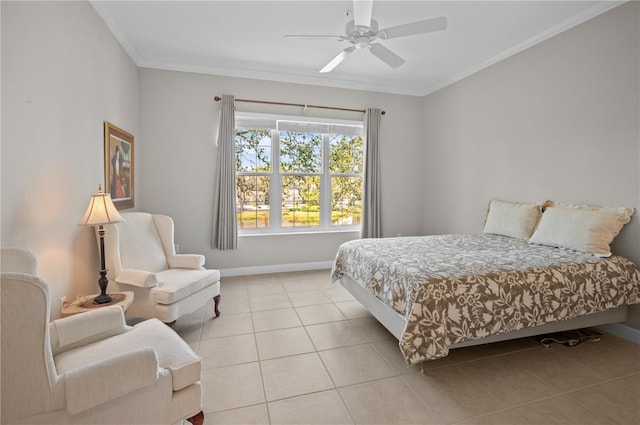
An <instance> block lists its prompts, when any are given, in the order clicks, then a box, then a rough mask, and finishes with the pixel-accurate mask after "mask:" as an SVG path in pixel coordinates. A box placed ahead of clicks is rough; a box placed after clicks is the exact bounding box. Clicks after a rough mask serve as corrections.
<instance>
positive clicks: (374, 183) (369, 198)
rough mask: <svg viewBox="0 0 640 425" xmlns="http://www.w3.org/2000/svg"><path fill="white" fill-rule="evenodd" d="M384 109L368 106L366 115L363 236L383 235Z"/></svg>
mask: <svg viewBox="0 0 640 425" xmlns="http://www.w3.org/2000/svg"><path fill="white" fill-rule="evenodd" d="M381 118H382V110H381V109H374V108H367V113H366V116H365V154H364V183H363V185H364V187H363V190H362V229H361V231H360V237H362V238H380V237H382V217H381V199H380V148H379V146H380V121H381Z"/></svg>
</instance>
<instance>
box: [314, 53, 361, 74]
mask: <svg viewBox="0 0 640 425" xmlns="http://www.w3.org/2000/svg"><path fill="white" fill-rule="evenodd" d="M355 49H356V48H355V47H347V48H346V49H344V50H343V51H341V52H340V53H338V56H336V57H335V58H333V59H331V62H329V63H328V64H326V65H325V66H324V68H322V69H321V70H320V72H322V73H325V72H329V71H332V70H333V68H335V67H336V66H338V65H340V62H342V61H343V60H344V59H345V58H346V57H347V56H349V55H350V54H351V53H352V52H353V51H354V50H355Z"/></svg>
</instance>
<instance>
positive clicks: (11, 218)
mask: <svg viewBox="0 0 640 425" xmlns="http://www.w3.org/2000/svg"><path fill="white" fill-rule="evenodd" d="M0 3H1V5H0V7H1V10H2V134H1V136H2V140H1V145H0V151H1V205H2V217H1V220H2V227H1V234H0V236H1V245H2V246H4V247H9V246H19V247H25V248H29V249H31V250H32V251H34V252H35V253H36V255H37V256H38V260H39V270H40V275H41V276H42V277H43V278H44V279H45V280H46V281H47V282H48V283H49V285H50V289H51V298H52V316H53V317H57V315H58V306H59V299H60V297H62V296H65V295H66V296H67V297H68V298H69V299H75V297H76V295H77V294H79V293H81V294H86V293H89V292H94V293H95V292H96V291H97V280H98V260H97V249H96V242H95V236H94V235H93V230H92V229H88V228H80V227H78V226H77V224H78V222H79V221H80V219H81V218H82V215H83V214H84V211H85V210H86V208H87V205H88V203H89V197H90V195H91V194H93V193H95V192H96V191H97V189H98V184H99V183H104V171H103V170H104V168H103V167H104V162H103V161H104V160H103V158H104V151H103V127H102V126H103V124H102V123H103V121H105V120H106V121H110V122H112V123H114V124H116V125H118V126H119V127H122V128H124V129H126V130H128V131H130V132H132V133H133V134H134V135H137V134H138V69H137V68H136V66H135V65H134V64H133V62H132V61H131V59H130V58H129V56H128V55H127V54H126V53H125V51H124V50H123V49H122V47H121V46H120V45H119V44H118V42H117V41H116V40H115V38H114V37H113V36H112V35H111V33H110V32H109V31H108V29H107V28H106V26H105V25H104V23H103V22H102V20H101V19H100V18H99V17H98V16H97V15H96V13H95V11H94V10H93V8H92V7H91V5H90V4H89V3H88V2H10V1H2V2H0ZM141 171H142V170H139V169H138V172H141Z"/></svg>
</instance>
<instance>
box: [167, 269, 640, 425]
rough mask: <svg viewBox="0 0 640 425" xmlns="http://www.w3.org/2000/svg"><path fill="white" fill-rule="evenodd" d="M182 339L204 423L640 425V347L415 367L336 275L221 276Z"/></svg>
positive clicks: (592, 345)
mask: <svg viewBox="0 0 640 425" xmlns="http://www.w3.org/2000/svg"><path fill="white" fill-rule="evenodd" d="M212 309H213V306H212V305H210V306H207V308H205V309H202V310H200V311H198V312H196V313H195V314H193V315H190V316H186V317H183V318H181V319H179V320H178V322H177V323H176V328H175V329H176V331H177V332H178V333H179V334H180V335H181V336H182V337H183V338H184V339H185V340H186V341H187V342H189V344H190V345H191V346H192V347H193V348H194V350H196V351H197V352H198V354H200V356H202V359H203V373H202V382H203V402H204V410H205V414H206V419H205V424H217V425H221V424H269V423H270V424H354V423H355V424H510V425H511V424H640V346H638V345H635V344H632V343H630V342H628V341H625V340H622V339H619V338H617V337H615V336H611V335H608V334H604V335H603V337H602V339H601V341H599V342H583V343H582V344H580V345H578V346H576V347H572V348H569V347H564V346H561V345H555V346H552V347H551V348H548V349H546V348H544V347H542V346H541V345H539V344H538V343H537V342H536V341H535V340H534V339H531V338H527V339H520V340H514V341H509V342H504V343H496V344H490V345H484V346H478V347H470V348H462V349H457V350H452V351H451V353H450V354H449V356H447V357H446V358H444V359H440V360H436V361H431V362H427V363H425V364H424V365H423V369H424V371H423V373H421V372H420V368H415V367H414V368H407V367H406V366H405V365H404V361H403V359H402V357H401V355H400V353H399V350H398V347H397V341H396V340H395V339H394V338H393V336H392V335H391V334H389V333H388V332H387V331H386V330H385V329H384V328H383V327H382V326H381V325H380V324H378V322H377V321H376V320H375V319H373V317H371V316H370V315H369V314H368V312H367V311H366V310H364V308H363V307H362V306H361V305H360V304H359V303H358V302H357V301H355V300H354V299H353V298H352V297H351V296H350V294H349V293H348V292H346V291H345V290H344V289H342V288H341V287H340V286H338V285H336V284H332V283H331V282H330V279H329V272H328V271H314V272H297V273H281V274H271V275H260V276H247V277H235V278H224V279H222V303H221V311H222V315H221V316H220V317H219V318H216V319H210V317H212V316H213V314H212Z"/></svg>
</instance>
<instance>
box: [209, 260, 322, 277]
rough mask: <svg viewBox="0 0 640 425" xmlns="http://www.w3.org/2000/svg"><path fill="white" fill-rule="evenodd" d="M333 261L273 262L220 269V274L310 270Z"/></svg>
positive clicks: (318, 268)
mask: <svg viewBox="0 0 640 425" xmlns="http://www.w3.org/2000/svg"><path fill="white" fill-rule="evenodd" d="M332 265H333V261H317V262H315V263H294V264H274V265H270V266H255V267H237V268H231V269H220V276H222V277H233V276H249V275H254V274H268V273H287V272H303V271H310V270H323V269H330V268H331V266H332Z"/></svg>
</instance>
